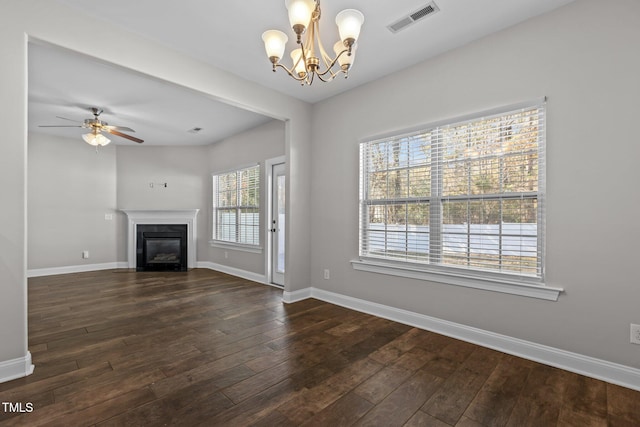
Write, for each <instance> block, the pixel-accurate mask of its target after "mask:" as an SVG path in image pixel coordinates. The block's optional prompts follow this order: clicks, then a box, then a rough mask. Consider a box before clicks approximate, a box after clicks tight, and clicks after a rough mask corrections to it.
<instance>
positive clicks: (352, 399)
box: [0, 270, 640, 427]
mask: <svg viewBox="0 0 640 427" xmlns="http://www.w3.org/2000/svg"><path fill="white" fill-rule="evenodd" d="M281 295H282V292H281V291H280V290H278V289H276V288H272V287H268V286H264V285H258V284H255V283H253V282H249V281H245V280H242V279H238V278H235V277H232V276H228V275H225V274H221V273H216V272H212V271H208V270H193V271H190V272H187V273H167V274H162V273H135V272H131V271H128V270H113V271H102V272H91V273H79V274H70V275H63V276H50V277H42V278H33V279H30V280H29V348H30V351H31V353H32V356H33V360H34V363H35V365H36V370H35V372H34V374H33V375H31V376H29V377H27V378H22V379H18V380H14V381H10V382H7V383H3V384H0V401H1V402H12V403H21V404H22V408H23V409H24V408H27V403H29V404H31V405H32V407H33V411H32V412H25V413H15V412H8V411H5V410H3V408H2V407H0V425H2V426H5V425H6V426H10V425H27V426H39V425H46V426H84V425H88V426H93V425H95V426H100V427H103V426H137V425H149V426H155V425H160V426H162V425H174V424H175V425H187V426H198V425H202V426H218V425H221V426H248V425H256V426H279V427H285V426H298V425H307V426H342V425H379V426H402V425H406V426H441V427H444V426H460V427H463V426H464V427H473V426H518V427H520V426H556V425H558V426H581V427H582V426H607V425H609V426H634V427H637V426H640V392H636V391H632V390H629V389H626V388H622V387H618V386H615V385H612V384H607V383H604V382H602V381H597V380H594V379H591V378H587V377H583V376H580V375H576V374H573V373H569V372H566V371H562V370H559V369H555V368H551V367H548V366H545V365H541V364H538V363H534V362H531V361H527V360H524V359H520V358H517V357H513V356H510V355H507V354H503V353H500V352H497V351H493V350H489V349H486V348H483V347H478V346H476V345H472V344H468V343H465V342H462V341H457V340H455V339H451V338H447V337H444V336H441V335H437V334H434V333H431V332H427V331H423V330H419V329H415V328H412V327H409V326H405V325H402V324H399V323H395V322H391V321H388V320H384V319H380V318H376V317H374V316H370V315H366V314H362V313H358V312H355V311H351V310H347V309H344V308H341V307H337V306H334V305H331V304H327V303H324V302H321V301H317V300H306V301H302V302H298V303H295V304H289V305H287V304H283V303H282V302H281Z"/></svg>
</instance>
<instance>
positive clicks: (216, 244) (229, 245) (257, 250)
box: [209, 240, 262, 254]
mask: <svg viewBox="0 0 640 427" xmlns="http://www.w3.org/2000/svg"><path fill="white" fill-rule="evenodd" d="M209 245H211V247H213V248H224V249H231V250H234V251H239V252H249V253H252V254H261V253H262V246H253V245H244V244H242V243H233V242H225V241H224V240H209Z"/></svg>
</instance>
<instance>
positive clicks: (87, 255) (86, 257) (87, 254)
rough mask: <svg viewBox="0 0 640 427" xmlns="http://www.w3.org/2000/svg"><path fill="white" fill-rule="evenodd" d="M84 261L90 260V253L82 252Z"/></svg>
mask: <svg viewBox="0 0 640 427" xmlns="http://www.w3.org/2000/svg"><path fill="white" fill-rule="evenodd" d="M82 259H89V251H82Z"/></svg>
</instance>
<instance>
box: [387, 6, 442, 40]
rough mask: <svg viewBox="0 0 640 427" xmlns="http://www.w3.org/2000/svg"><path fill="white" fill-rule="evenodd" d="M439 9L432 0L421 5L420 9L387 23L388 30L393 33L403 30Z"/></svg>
mask: <svg viewBox="0 0 640 427" xmlns="http://www.w3.org/2000/svg"><path fill="white" fill-rule="evenodd" d="M439 11H440V8H439V7H438V5H437V4H436V3H435V2H434V1H432V2H429V3H427V4H426V5H424V6H422V7H421V8H420V9H418V10H416V11H414V12H411V13H410V14H408V15H407V16H403V17H402V18H400V19H398V20H397V21H395V22H394V23H392V24H390V25H387V28H388V29H389V31H391V32H392V33H394V34H395V33H397V32H398V31H400V30H404V29H405V28H407V27H408V26H410V25H412V24H415V23H416V22H418V21H419V20H421V19H423V18H425V17H427V16H431V15H433V14H434V13H436V12H439Z"/></svg>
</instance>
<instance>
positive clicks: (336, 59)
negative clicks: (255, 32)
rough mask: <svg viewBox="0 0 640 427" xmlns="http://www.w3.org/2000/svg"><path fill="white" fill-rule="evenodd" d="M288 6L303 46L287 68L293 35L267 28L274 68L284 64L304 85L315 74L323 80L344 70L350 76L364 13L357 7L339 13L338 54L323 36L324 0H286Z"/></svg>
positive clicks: (267, 44) (266, 40) (266, 41)
mask: <svg viewBox="0 0 640 427" xmlns="http://www.w3.org/2000/svg"><path fill="white" fill-rule="evenodd" d="M285 6H286V7H287V11H288V12H289V23H290V24H291V28H292V29H293V32H294V33H295V34H296V42H297V43H298V44H299V45H300V47H299V48H297V49H294V50H293V51H292V52H291V60H292V61H293V66H292V67H291V68H287V67H286V66H285V65H282V64H281V63H280V60H281V59H282V56H283V55H284V50H285V44H286V43H287V41H288V40H289V38H288V37H287V35H286V34H285V33H283V32H282V31H278V30H269V31H265V32H264V33H263V34H262V40H263V41H264V47H265V50H266V51H267V56H268V57H269V60H270V61H271V64H272V65H273V72H275V71H276V68H277V67H280V68H283V69H284V70H285V71H286V72H287V73H288V74H289V75H290V76H291V77H293V78H294V79H295V80H297V81H299V82H300V84H302V85H304V84H307V85H311V84H312V83H313V80H314V78H315V76H317V77H318V79H320V80H322V81H323V82H328V81H331V80H333V79H334V78H335V77H336V76H337V75H338V74H340V73H344V75H345V78H347V77H348V76H349V69H350V68H351V65H352V64H353V59H354V55H355V51H356V41H357V40H358V36H359V35H360V27H361V26H362V23H363V22H364V15H363V14H362V13H361V12H360V11H358V10H355V9H345V10H343V11H342V12H340V13H338V15H337V16H336V24H337V25H338V32H339V34H340V40H339V41H338V42H336V43H335V44H334V46H333V51H334V53H335V56H330V55H329V54H328V53H327V51H326V49H325V48H324V46H323V45H322V41H321V40H320V26H319V23H320V0H285ZM303 34H305V37H304V40H303V37H302V35H303ZM336 64H337V66H336Z"/></svg>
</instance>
